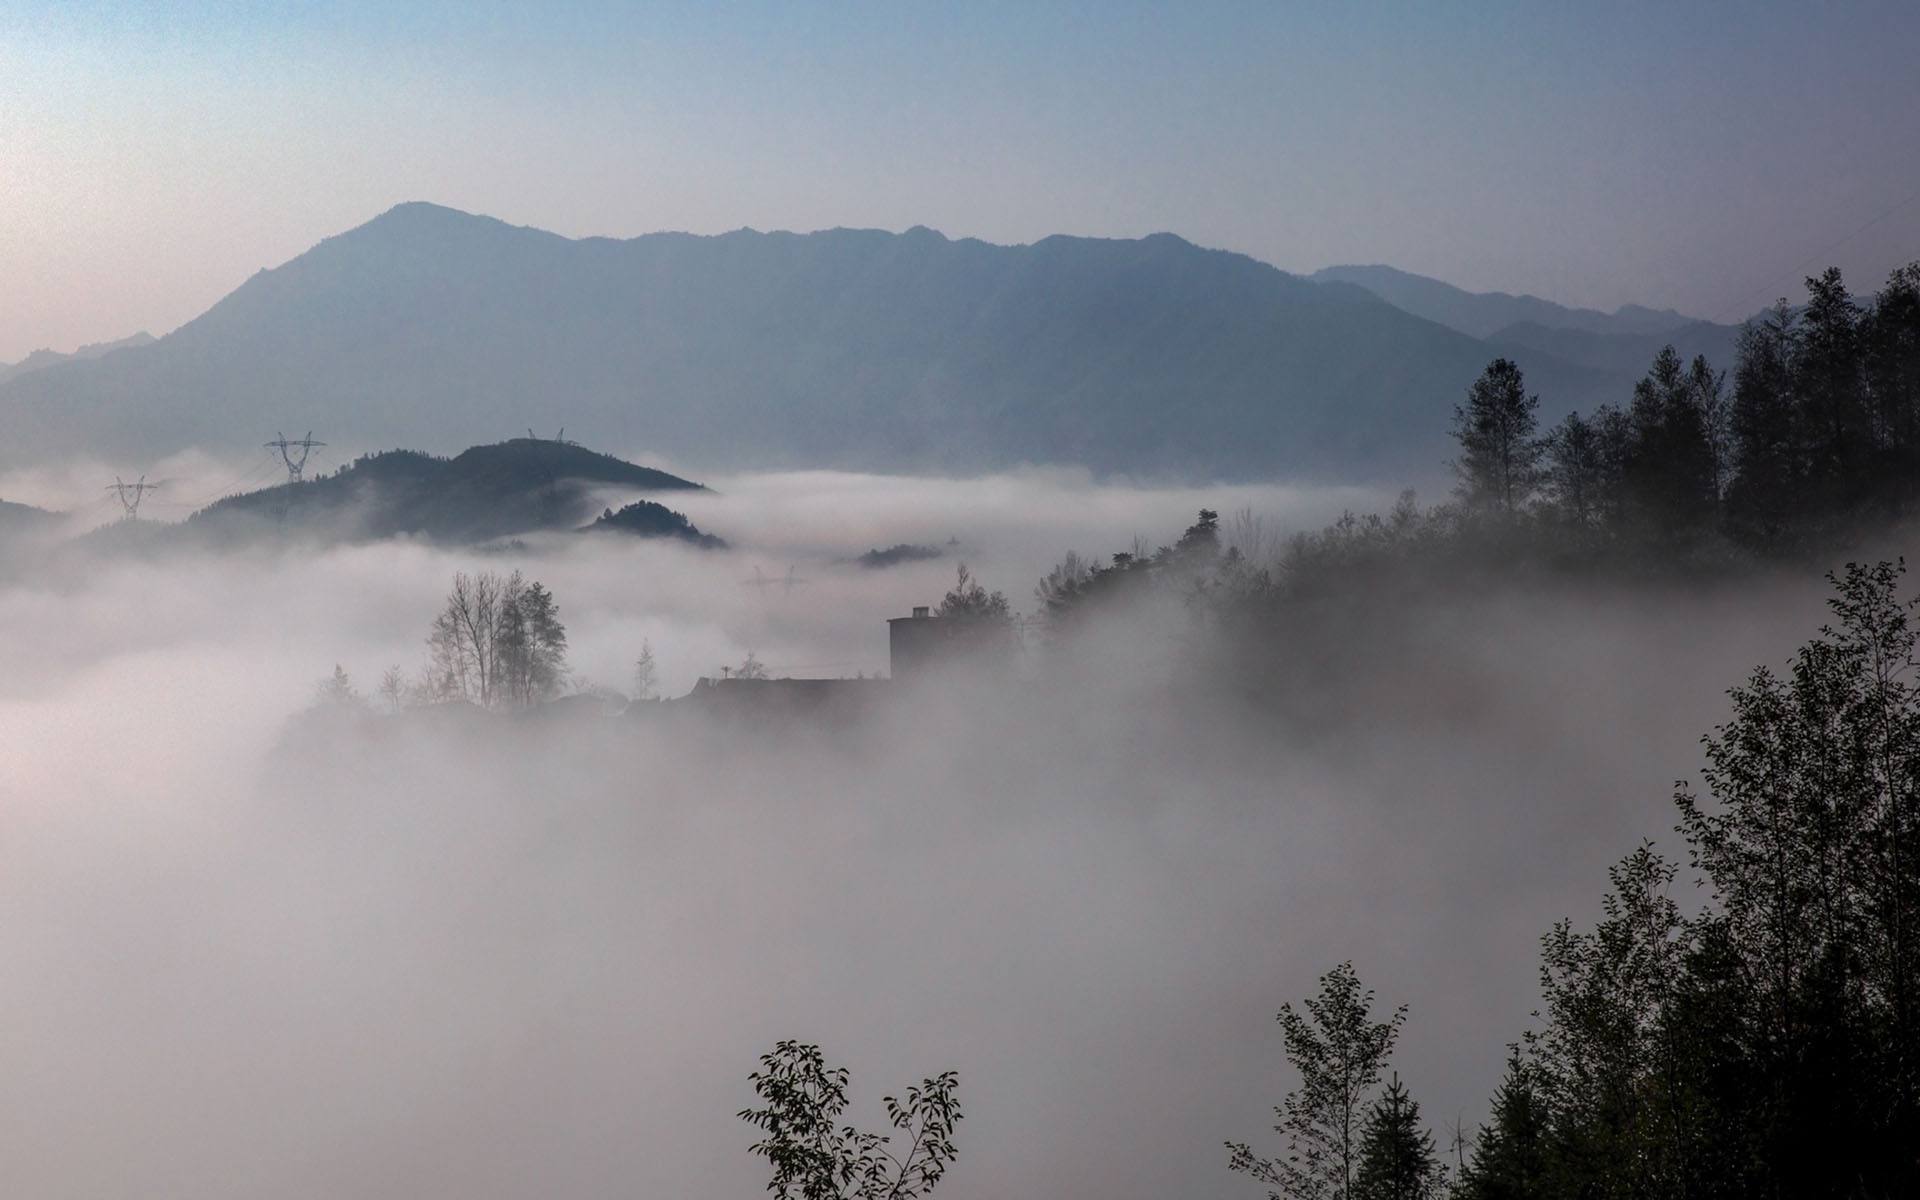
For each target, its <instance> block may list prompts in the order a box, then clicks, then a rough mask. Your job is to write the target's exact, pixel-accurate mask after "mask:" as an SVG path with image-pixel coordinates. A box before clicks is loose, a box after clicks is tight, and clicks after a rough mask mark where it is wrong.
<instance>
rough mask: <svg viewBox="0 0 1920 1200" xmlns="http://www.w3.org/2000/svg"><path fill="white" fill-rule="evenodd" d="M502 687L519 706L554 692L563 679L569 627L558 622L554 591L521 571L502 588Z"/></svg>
mask: <svg viewBox="0 0 1920 1200" xmlns="http://www.w3.org/2000/svg"><path fill="white" fill-rule="evenodd" d="M498 638H499V652H498V656H497V657H498V660H499V672H500V678H501V691H502V692H503V694H504V695H505V696H506V697H507V698H508V699H509V700H510V701H512V702H513V703H515V704H519V705H521V706H523V707H525V706H528V705H532V704H534V703H536V702H538V701H541V700H548V699H551V698H552V697H554V696H555V695H558V694H559V692H560V689H561V687H562V686H564V685H565V683H566V679H567V627H566V626H565V625H562V624H561V623H560V610H559V606H558V605H556V604H555V603H554V599H553V593H552V592H549V591H548V590H547V589H546V588H545V587H543V586H541V584H540V583H539V582H538V581H537V580H536V581H535V582H533V583H531V584H525V583H523V582H522V581H521V578H520V572H518V571H515V572H514V573H513V574H512V575H511V576H509V577H508V579H507V582H506V585H505V586H504V587H503V588H502V589H501V614H500V626H499V633H498Z"/></svg>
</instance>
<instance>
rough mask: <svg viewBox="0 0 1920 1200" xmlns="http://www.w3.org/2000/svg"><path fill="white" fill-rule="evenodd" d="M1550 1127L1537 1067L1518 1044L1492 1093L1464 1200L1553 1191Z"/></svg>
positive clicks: (1513, 1198)
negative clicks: (1551, 1183) (1521, 1054)
mask: <svg viewBox="0 0 1920 1200" xmlns="http://www.w3.org/2000/svg"><path fill="white" fill-rule="evenodd" d="M1550 1137H1551V1128H1550V1126H1549V1123H1548V1120H1547V1109H1546V1104H1545V1101H1544V1099H1543V1098H1542V1096H1541V1093H1540V1087H1539V1082H1538V1080H1537V1078H1536V1073H1535V1068H1534V1067H1533V1066H1532V1065H1531V1064H1530V1063H1528V1062H1527V1061H1526V1060H1525V1059H1523V1058H1522V1057H1521V1056H1520V1051H1519V1048H1518V1047H1515V1048H1513V1049H1512V1050H1511V1051H1509V1052H1508V1054H1507V1073H1506V1077H1505V1078H1503V1079H1502V1080H1501V1081H1500V1088H1499V1090H1498V1091H1496V1092H1495V1093H1494V1094H1493V1112H1492V1114H1491V1119H1490V1122H1489V1124H1488V1125H1487V1127H1486V1128H1485V1129H1482V1130H1481V1131H1480V1138H1479V1141H1478V1142H1477V1143H1476V1144H1475V1145H1474V1148H1473V1160H1472V1162H1471V1163H1470V1164H1469V1165H1468V1167H1467V1169H1466V1171H1465V1173H1464V1175H1463V1177H1462V1178H1461V1180H1460V1188H1459V1191H1460V1194H1461V1196H1462V1197H1463V1200H1536V1198H1543V1197H1545V1196H1547V1195H1548V1194H1549V1188H1548V1184H1549V1175H1548V1171H1549V1164H1550V1159H1549V1153H1548V1152H1549V1146H1550V1141H1549V1139H1550Z"/></svg>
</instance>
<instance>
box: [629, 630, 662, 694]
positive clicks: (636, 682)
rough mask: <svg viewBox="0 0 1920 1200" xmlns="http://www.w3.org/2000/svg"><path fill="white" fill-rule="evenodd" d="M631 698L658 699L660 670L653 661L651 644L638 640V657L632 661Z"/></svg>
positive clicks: (645, 640) (644, 640) (643, 639)
mask: <svg viewBox="0 0 1920 1200" xmlns="http://www.w3.org/2000/svg"><path fill="white" fill-rule="evenodd" d="M633 698H634V699H635V700H658V699H659V698H660V668H659V666H658V665H657V664H656V663H655V662H654V660H653V643H652V642H650V641H648V640H647V639H645V638H642V639H640V657H639V658H636V659H634V660H633Z"/></svg>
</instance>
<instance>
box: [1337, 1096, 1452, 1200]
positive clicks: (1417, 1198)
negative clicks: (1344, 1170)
mask: <svg viewBox="0 0 1920 1200" xmlns="http://www.w3.org/2000/svg"><path fill="white" fill-rule="evenodd" d="M1445 1187H1446V1174H1445V1172H1444V1171H1443V1170H1442V1168H1441V1166H1440V1161H1439V1159H1438V1158H1436V1157H1435V1155H1434V1151H1433V1135H1432V1134H1431V1133H1429V1132H1428V1131H1427V1130H1426V1128H1425V1127H1424V1126H1422V1125H1421V1124H1420V1105H1419V1103H1418V1102H1417V1101H1415V1100H1414V1098H1413V1097H1412V1096H1409V1095H1408V1094H1407V1089H1406V1088H1405V1087H1404V1086H1403V1085H1402V1084H1401V1082H1400V1076H1399V1075H1395V1076H1394V1077H1393V1079H1392V1081H1391V1082H1390V1083H1388V1084H1387V1088H1386V1091H1385V1092H1383V1093H1381V1095H1380V1098H1379V1099H1378V1100H1375V1101H1374V1102H1373V1106H1372V1107H1371V1108H1369V1109H1368V1110H1367V1121H1366V1127H1365V1129H1364V1130H1363V1132H1362V1133H1361V1136H1360V1169H1359V1171H1358V1172H1357V1174H1356V1175H1355V1177H1354V1182H1353V1195H1354V1197H1355V1200H1429V1198H1430V1197H1437V1196H1439V1195H1441V1194H1442V1192H1443V1191H1444V1189H1445Z"/></svg>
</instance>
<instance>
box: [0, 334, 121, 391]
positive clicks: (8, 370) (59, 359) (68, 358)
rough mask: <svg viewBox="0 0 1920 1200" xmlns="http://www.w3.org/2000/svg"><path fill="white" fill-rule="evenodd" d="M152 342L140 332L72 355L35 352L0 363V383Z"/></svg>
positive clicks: (47, 351) (94, 344) (80, 349)
mask: <svg viewBox="0 0 1920 1200" xmlns="http://www.w3.org/2000/svg"><path fill="white" fill-rule="evenodd" d="M153 340H154V337H153V335H152V334H150V333H148V332H146V331H145V330H142V331H140V332H139V333H136V334H134V335H132V336H131V337H123V338H120V339H118V340H117V341H111V342H90V343H88V344H87V345H85V346H82V347H80V348H79V349H77V350H75V351H74V352H73V353H72V354H62V353H60V352H59V351H58V350H35V351H34V352H33V353H32V354H29V355H27V356H26V357H25V358H23V359H21V360H20V361H19V362H17V363H0V383H5V382H6V381H7V380H9V379H15V378H18V377H19V376H21V375H29V374H32V373H33V372H35V371H39V370H42V369H44V368H46V367H51V366H53V365H55V364H56V363H63V362H72V361H74V360H75V359H82V358H99V357H100V356H101V355H103V354H111V353H113V352H114V351H115V350H125V349H127V348H128V347H130V346H145V345H147V344H148V343H149V342H152V341H153Z"/></svg>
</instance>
